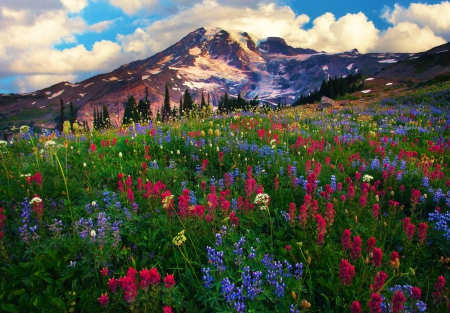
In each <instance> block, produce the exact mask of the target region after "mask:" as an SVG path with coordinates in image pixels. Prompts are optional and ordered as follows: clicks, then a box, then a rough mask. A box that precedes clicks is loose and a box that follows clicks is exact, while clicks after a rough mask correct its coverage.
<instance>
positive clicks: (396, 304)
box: [391, 290, 406, 313]
mask: <svg viewBox="0 0 450 313" xmlns="http://www.w3.org/2000/svg"><path fill="white" fill-rule="evenodd" d="M405 301H406V298H405V296H404V295H403V292H401V291H400V290H398V291H397V292H396V293H395V294H394V297H393V298H392V306H391V309H392V313H399V312H401V311H403V303H404V302H405Z"/></svg>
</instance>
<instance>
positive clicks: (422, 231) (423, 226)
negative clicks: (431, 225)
mask: <svg viewBox="0 0 450 313" xmlns="http://www.w3.org/2000/svg"><path fill="white" fill-rule="evenodd" d="M427 228H428V225H427V223H420V224H419V234H418V238H419V242H420V244H423V243H424V242H425V240H426V239H427Z"/></svg>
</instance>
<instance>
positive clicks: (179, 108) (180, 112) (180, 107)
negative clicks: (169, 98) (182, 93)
mask: <svg viewBox="0 0 450 313" xmlns="http://www.w3.org/2000/svg"><path fill="white" fill-rule="evenodd" d="M183 114H184V113H183V98H182V97H180V106H179V107H178V115H179V116H180V118H181V117H182V116H183Z"/></svg>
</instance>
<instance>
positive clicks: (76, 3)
mask: <svg viewBox="0 0 450 313" xmlns="http://www.w3.org/2000/svg"><path fill="white" fill-rule="evenodd" d="M61 3H62V4H63V5H64V6H65V7H66V8H67V9H68V10H69V12H72V13H78V12H80V11H81V10H83V9H84V8H85V7H87V5H88V0H61Z"/></svg>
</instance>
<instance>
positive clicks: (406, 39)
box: [376, 22, 446, 52]
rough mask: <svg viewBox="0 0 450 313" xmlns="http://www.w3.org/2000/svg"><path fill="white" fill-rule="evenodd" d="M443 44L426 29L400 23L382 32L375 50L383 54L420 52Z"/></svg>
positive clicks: (443, 41) (408, 23)
mask: <svg viewBox="0 0 450 313" xmlns="http://www.w3.org/2000/svg"><path fill="white" fill-rule="evenodd" d="M445 43H446V41H445V40H444V39H443V38H442V37H439V36H436V35H435V34H434V33H433V31H432V30H431V29H429V28H428V27H426V28H420V27H419V26H417V25H416V24H414V23H410V22H401V23H398V24H397V25H395V26H394V27H391V28H389V29H388V30H386V31H385V32H383V34H382V36H381V38H380V40H379V41H378V44H377V46H376V49H377V50H378V51H383V52H385V51H390V52H422V51H426V50H428V49H430V48H433V47H435V46H438V45H442V44H445Z"/></svg>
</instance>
